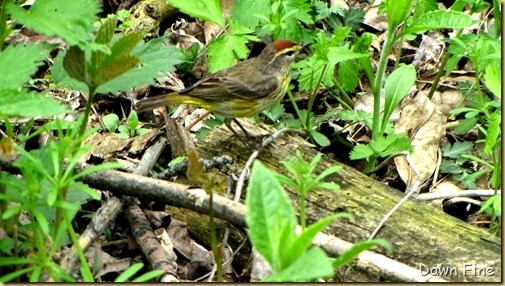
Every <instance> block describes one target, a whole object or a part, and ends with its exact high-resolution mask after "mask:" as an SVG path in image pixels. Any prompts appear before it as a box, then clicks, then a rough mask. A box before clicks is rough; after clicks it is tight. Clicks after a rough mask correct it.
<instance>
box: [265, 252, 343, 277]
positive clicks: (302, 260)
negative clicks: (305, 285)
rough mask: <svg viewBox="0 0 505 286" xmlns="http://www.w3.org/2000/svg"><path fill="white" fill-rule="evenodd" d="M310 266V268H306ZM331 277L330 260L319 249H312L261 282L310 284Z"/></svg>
mask: <svg viewBox="0 0 505 286" xmlns="http://www.w3.org/2000/svg"><path fill="white" fill-rule="evenodd" d="M308 265H311V266H312V267H308ZM332 276H333V267H332V265H331V259H330V258H329V257H328V256H327V255H326V253H325V252H324V251H323V250H322V249H321V248H319V247H314V248H312V249H310V250H309V251H307V252H306V253H304V254H303V255H302V256H300V257H299V258H298V259H297V260H296V261H295V262H293V263H292V264H290V265H289V266H288V267H287V268H285V269H282V271H278V272H274V273H273V274H272V275H270V276H269V277H267V278H266V279H265V280H263V281H262V282H310V281H314V280H315V279H318V278H326V277H332Z"/></svg>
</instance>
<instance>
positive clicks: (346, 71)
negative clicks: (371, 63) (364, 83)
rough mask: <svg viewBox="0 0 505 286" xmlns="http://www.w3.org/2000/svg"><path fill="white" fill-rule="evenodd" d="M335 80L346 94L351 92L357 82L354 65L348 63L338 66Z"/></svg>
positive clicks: (356, 69)
mask: <svg viewBox="0 0 505 286" xmlns="http://www.w3.org/2000/svg"><path fill="white" fill-rule="evenodd" d="M337 80H338V82H339V83H340V85H341V86H342V88H343V89H344V90H345V91H347V92H353V91H354V89H355V88H356V86H357V85H358V82H359V70H358V67H357V65H356V63H354V62H351V61H348V62H343V63H340V64H339V65H338V75H337Z"/></svg>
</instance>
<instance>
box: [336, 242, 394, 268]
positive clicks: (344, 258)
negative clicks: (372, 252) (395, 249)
mask: <svg viewBox="0 0 505 286" xmlns="http://www.w3.org/2000/svg"><path fill="white" fill-rule="evenodd" d="M376 245H382V246H383V247H384V248H386V251H387V252H388V253H390V252H391V251H392V245H391V243H390V242H389V241H387V240H384V239H373V240H366V241H359V242H357V243H355V244H354V245H353V246H351V247H350V248H349V249H348V250H346V251H345V252H344V253H342V255H340V256H339V257H337V259H335V261H334V262H333V268H334V269H338V268H340V267H342V266H345V265H347V264H349V263H350V262H352V261H353V260H354V259H355V258H356V257H358V255H359V254H360V253H361V252H363V251H365V250H368V249H370V248H372V247H374V246H376Z"/></svg>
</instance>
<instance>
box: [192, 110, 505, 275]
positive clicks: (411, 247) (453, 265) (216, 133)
mask: <svg viewBox="0 0 505 286" xmlns="http://www.w3.org/2000/svg"><path fill="white" fill-rule="evenodd" d="M241 122H242V123H243V125H244V127H245V128H246V129H247V130H248V131H249V132H250V133H252V134H265V133H266V132H270V133H272V130H268V131H267V130H266V129H264V128H265V127H259V126H257V125H253V124H251V123H249V122H248V121H245V120H242V121H241ZM260 128H263V129H260ZM197 149H198V153H199V156H200V157H201V158H205V159H210V158H212V157H214V156H221V155H225V154H226V155H229V156H231V157H232V158H234V159H235V160H236V162H237V164H238V166H243V165H244V164H245V162H246V161H247V159H248V157H249V155H250V154H251V153H252V150H250V149H248V148H246V147H245V146H243V144H242V143H241V142H240V141H238V140H237V139H236V138H234V137H233V135H232V134H231V133H230V132H229V131H228V130H227V129H226V128H224V127H219V128H215V129H214V130H213V131H212V132H211V133H210V134H209V135H208V136H207V138H205V140H204V141H203V142H200V143H199V144H197ZM295 150H300V151H301V152H302V154H304V157H305V158H306V160H311V159H312V158H313V157H314V156H315V155H316V154H317V153H318V152H317V151H316V150H315V149H313V148H311V147H310V145H309V144H308V143H307V142H306V141H305V140H304V139H302V138H300V137H299V136H296V135H283V136H281V137H280V138H279V139H278V140H277V141H276V142H275V143H274V144H273V145H271V146H269V147H267V148H266V149H264V150H263V151H262V152H261V154H260V156H259V160H261V161H262V162H263V163H264V164H265V165H266V166H267V167H269V168H271V169H272V170H276V171H279V172H281V173H285V172H284V171H283V166H282V164H281V163H280V162H281V161H286V160H289V159H290V158H291V157H292V156H293V155H294V152H295ZM336 164H340V163H338V162H336V161H335V160H333V159H331V158H329V157H328V156H323V160H321V162H320V163H319V165H318V167H317V169H316V173H320V172H322V171H323V170H325V169H327V168H329V167H331V166H333V165H336ZM340 165H342V164H340ZM327 179H328V180H331V181H334V182H336V183H338V184H339V185H340V186H341V190H339V191H337V192H329V191H316V192H313V193H309V195H308V197H307V202H306V203H307V211H308V214H307V219H308V223H312V222H314V221H316V220H319V219H320V218H322V217H325V216H328V215H331V214H334V213H338V212H347V213H350V214H351V215H352V217H351V218H349V219H340V220H337V221H335V222H333V223H332V224H331V225H330V226H329V227H328V228H327V229H326V230H325V232H327V233H330V234H333V235H336V236H337V237H339V238H341V239H344V240H346V241H350V242H357V241H360V240H365V239H367V238H368V236H369V235H370V233H371V232H372V231H373V230H374V228H375V227H376V225H377V224H378V223H379V221H380V220H381V219H382V218H383V216H384V215H385V214H386V213H387V212H388V211H389V210H390V209H391V208H392V207H393V206H394V205H395V204H396V203H397V202H398V201H400V200H401V198H402V197H403V195H404V194H403V193H401V192H399V191H398V190H395V189H392V188H390V187H388V186H386V185H384V184H382V183H380V182H378V181H376V180H374V179H371V178H369V177H367V176H365V175H363V174H361V173H360V172H359V171H357V170H355V169H354V168H351V167H348V166H345V165H344V168H343V169H342V170H341V171H339V172H337V173H336V174H333V175H331V176H329V177H328V178H327ZM288 192H289V195H290V197H291V199H292V201H293V203H294V204H295V205H297V204H298V203H297V201H298V195H297V193H296V192H294V191H292V190H288ZM376 238H383V239H386V240H388V241H390V242H391V243H392V244H393V252H392V253H391V254H390V255H387V256H388V257H390V258H392V259H395V260H398V261H400V262H403V263H405V264H407V265H410V266H412V267H415V268H419V267H421V269H422V270H423V271H425V270H426V271H427V269H430V270H432V272H431V274H437V273H435V272H433V271H442V270H447V271H451V272H450V273H449V275H442V274H440V275H441V276H442V277H443V278H445V279H447V280H450V281H453V282H456V281H479V282H484V281H487V282H491V281H493V282H497V281H501V240H500V239H498V238H497V237H494V236H492V235H490V234H489V233H487V232H486V231H484V230H483V229H479V228H477V227H474V226H471V225H469V224H467V223H465V222H463V221H461V220H458V219H457V218H454V217H452V216H450V215H448V214H445V213H444V212H442V211H440V210H438V209H435V208H433V207H431V206H429V205H427V204H425V203H422V202H417V201H414V200H411V199H409V200H408V201H407V202H406V203H405V204H404V205H403V206H402V207H400V209H399V210H398V211H397V212H396V213H395V214H393V216H392V217H391V218H390V219H389V220H388V221H387V223H386V224H385V226H384V227H383V228H382V229H381V230H380V232H379V233H378V235H377V236H376ZM475 268H477V269H476V270H475ZM365 277H368V279H367V281H380V277H378V276H374V275H373V273H372V274H370V273H368V274H367V275H363V273H356V274H353V272H352V271H350V272H348V273H347V274H345V277H339V278H340V279H343V280H345V281H364V280H363V279H365Z"/></svg>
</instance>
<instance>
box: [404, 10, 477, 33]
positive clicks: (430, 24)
mask: <svg viewBox="0 0 505 286" xmlns="http://www.w3.org/2000/svg"><path fill="white" fill-rule="evenodd" d="M473 23H475V22H474V20H473V19H472V17H470V16H469V15H467V14H464V13H461V12H455V11H448V10H437V11H431V12H428V13H426V14H423V15H422V16H419V18H417V19H416V20H414V22H412V24H410V25H409V26H408V27H407V29H405V30H404V31H403V32H402V33H401V35H400V36H405V35H408V34H420V33H423V32H425V31H427V30H436V29H445V28H452V29H463V28H466V27H468V26H470V25H472V24H473Z"/></svg>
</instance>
